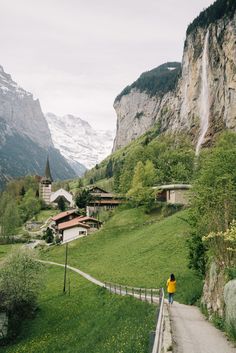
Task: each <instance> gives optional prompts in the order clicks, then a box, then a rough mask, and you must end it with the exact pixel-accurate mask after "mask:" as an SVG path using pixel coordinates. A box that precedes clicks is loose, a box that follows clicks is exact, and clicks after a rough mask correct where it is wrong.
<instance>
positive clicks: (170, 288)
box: [166, 273, 176, 304]
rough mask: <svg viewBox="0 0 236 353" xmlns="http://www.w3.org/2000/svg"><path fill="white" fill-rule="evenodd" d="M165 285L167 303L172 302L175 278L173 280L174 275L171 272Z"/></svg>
mask: <svg viewBox="0 0 236 353" xmlns="http://www.w3.org/2000/svg"><path fill="white" fill-rule="evenodd" d="M166 286H167V293H168V301H169V304H173V301H174V293H175V291H176V280H175V275H174V274H173V273H171V275H170V278H168V280H167V283H166Z"/></svg>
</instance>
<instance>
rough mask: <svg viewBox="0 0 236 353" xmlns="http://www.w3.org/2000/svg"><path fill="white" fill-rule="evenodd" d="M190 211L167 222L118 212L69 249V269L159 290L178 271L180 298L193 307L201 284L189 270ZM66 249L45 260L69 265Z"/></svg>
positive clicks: (156, 216) (49, 252) (48, 253)
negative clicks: (188, 221)
mask: <svg viewBox="0 0 236 353" xmlns="http://www.w3.org/2000/svg"><path fill="white" fill-rule="evenodd" d="M185 217H187V211H182V212H179V213H176V214H175V215H172V216H170V217H167V218H163V217H161V216H160V214H153V215H146V214H145V213H144V212H143V209H142V208H136V209H128V210H121V211H117V212H116V213H115V215H114V216H113V217H112V218H111V219H110V220H109V221H108V222H107V223H106V224H105V226H104V227H103V228H102V229H101V230H100V231H98V232H97V233H95V234H94V235H90V236H88V237H87V238H83V239H80V240H77V241H74V242H72V243H70V244H69V257H68V259H69V264H70V265H72V266H75V267H78V268H80V269H81V270H83V271H85V272H87V273H89V274H91V275H93V276H94V277H96V278H98V279H101V280H104V281H108V282H109V281H111V282H116V283H120V284H127V285H135V286H146V287H149V288H150V287H154V288H158V287H160V286H165V283H166V279H167V278H168V276H169V274H170V273H171V272H174V273H175V274H176V276H177V281H178V293H177V295H176V298H177V299H178V300H180V301H183V302H187V303H191V302H192V301H193V300H194V299H195V298H196V296H198V295H199V293H200V291H201V280H200V279H199V278H197V277H196V275H195V274H194V273H193V272H192V271H191V270H190V269H188V259H187V257H188V249H187V245H186V239H187V232H188V225H187V223H186V222H185V221H184V220H183V218H185ZM64 256H65V247H64V246H55V247H54V248H50V249H48V250H47V251H45V252H44V253H43V258H45V259H50V260H54V261H57V262H60V263H63V262H64Z"/></svg>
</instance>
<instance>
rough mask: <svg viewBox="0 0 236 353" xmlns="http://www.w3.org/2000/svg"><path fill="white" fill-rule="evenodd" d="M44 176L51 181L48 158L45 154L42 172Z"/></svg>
mask: <svg viewBox="0 0 236 353" xmlns="http://www.w3.org/2000/svg"><path fill="white" fill-rule="evenodd" d="M44 175H45V177H46V178H47V179H48V180H50V181H53V179H52V175H51V170H50V165H49V158H48V156H47V162H46V168H45V173H44Z"/></svg>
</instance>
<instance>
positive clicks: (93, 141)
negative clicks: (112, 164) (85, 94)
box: [45, 113, 114, 171]
mask: <svg viewBox="0 0 236 353" xmlns="http://www.w3.org/2000/svg"><path fill="white" fill-rule="evenodd" d="M45 117H46V120H47V123H48V125H49V128H50V131H51V134H52V139H53V143H54V145H55V146H56V147H57V148H58V149H59V150H60V151H61V153H62V155H63V156H64V157H65V158H66V159H67V161H68V162H69V163H70V165H71V166H72V167H73V165H74V166H75V165H77V164H78V163H79V164H82V165H83V166H85V167H86V168H88V169H89V168H92V167H94V166H95V165H96V164H97V163H99V162H101V161H102V160H103V159H104V158H105V157H107V156H108V155H109V154H110V152H111V149H112V144H113V138H114V136H113V132H112V131H109V130H105V131H104V130H99V131H97V130H94V129H93V128H92V126H91V125H90V124H89V123H88V122H87V121H86V120H83V119H81V118H80V117H77V116H74V115H72V114H67V115H64V116H57V115H55V114H53V113H46V114H45ZM84 171H85V170H84Z"/></svg>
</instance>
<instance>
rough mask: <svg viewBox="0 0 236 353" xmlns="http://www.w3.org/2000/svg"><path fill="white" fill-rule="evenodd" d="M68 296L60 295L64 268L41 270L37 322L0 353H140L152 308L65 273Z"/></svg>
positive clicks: (144, 349)
mask: <svg viewBox="0 0 236 353" xmlns="http://www.w3.org/2000/svg"><path fill="white" fill-rule="evenodd" d="M68 273H69V278H70V296H69V294H68V293H67V294H66V295H63V293H62V288H63V274H64V270H63V268H58V267H56V266H55V267H54V266H45V270H44V283H45V286H44V288H42V291H41V295H40V298H39V310H38V311H37V314H36V318H34V319H33V320H27V321H25V322H24V323H23V327H22V330H21V333H20V335H19V336H18V338H17V339H16V341H15V342H13V343H11V344H10V345H9V346H7V347H0V352H1V353H3V352H4V353H58V352H63V353H88V352H93V353H122V352H124V353H134V352H135V353H145V352H147V351H148V344H149V333H150V331H152V330H153V329H154V328H155V310H156V309H155V307H154V306H153V305H150V304H148V303H144V302H139V301H138V300H136V299H133V298H131V297H120V296H118V295H112V294H110V293H108V292H107V291H106V290H104V289H103V288H100V287H97V286H95V285H93V284H91V283H89V282H88V281H86V280H84V279H83V278H81V277H80V276H78V275H77V274H75V273H73V272H72V271H69V272H68Z"/></svg>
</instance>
